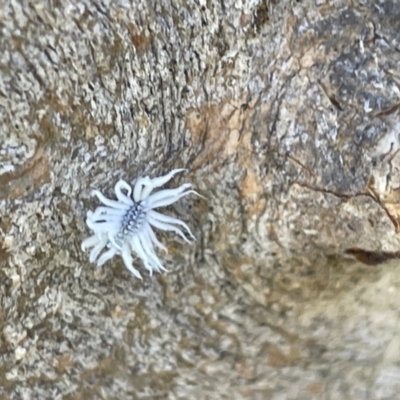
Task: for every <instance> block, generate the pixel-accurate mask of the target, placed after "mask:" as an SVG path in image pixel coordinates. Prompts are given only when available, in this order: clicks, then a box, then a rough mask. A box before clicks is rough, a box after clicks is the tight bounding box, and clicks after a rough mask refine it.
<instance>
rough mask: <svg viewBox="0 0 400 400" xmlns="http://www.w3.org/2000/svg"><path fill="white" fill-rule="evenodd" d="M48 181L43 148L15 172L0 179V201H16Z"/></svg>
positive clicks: (47, 168) (48, 175)
mask: <svg viewBox="0 0 400 400" xmlns="http://www.w3.org/2000/svg"><path fill="white" fill-rule="evenodd" d="M49 180H50V163H49V158H48V155H47V153H46V152H45V150H44V148H43V147H40V148H38V149H37V150H36V153H35V154H34V155H33V156H32V157H31V158H30V159H29V160H27V161H26V163H25V164H24V165H23V166H22V167H21V168H20V169H19V170H17V171H15V172H12V173H8V174H4V175H3V176H1V177H0V199H9V200H13V199H17V198H21V197H25V196H27V195H28V194H29V193H32V192H33V191H34V190H36V189H37V188H38V187H39V186H41V185H42V184H43V183H45V182H48V181H49Z"/></svg>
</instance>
